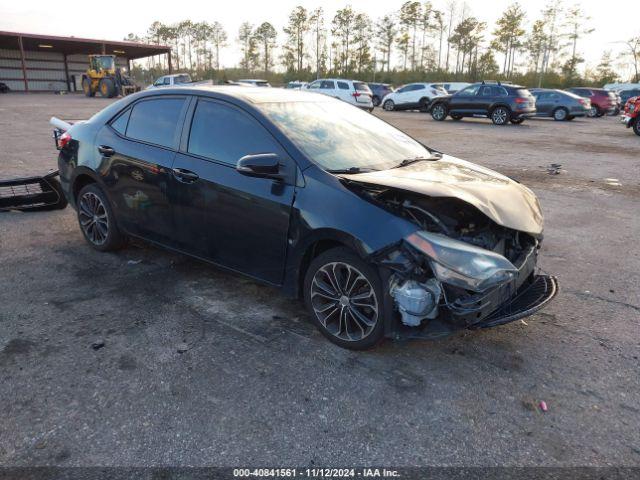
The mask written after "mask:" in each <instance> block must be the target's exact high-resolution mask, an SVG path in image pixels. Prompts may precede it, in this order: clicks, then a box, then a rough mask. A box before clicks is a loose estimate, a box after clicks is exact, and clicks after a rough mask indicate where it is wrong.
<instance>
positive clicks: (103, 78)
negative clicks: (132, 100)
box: [82, 55, 140, 98]
mask: <svg viewBox="0 0 640 480" xmlns="http://www.w3.org/2000/svg"><path fill="white" fill-rule="evenodd" d="M82 91H83V92H84V94H85V95H86V96H87V97H93V96H95V94H96V92H100V95H101V96H103V97H106V98H113V97H115V96H118V95H121V96H125V95H129V94H130V93H135V92H139V91H140V87H139V86H138V85H136V84H134V83H133V82H132V81H131V79H130V78H129V77H127V76H126V75H124V74H123V73H122V72H121V71H120V69H119V68H116V57H115V56H114V55H89V68H88V70H87V71H86V73H84V74H83V75H82Z"/></svg>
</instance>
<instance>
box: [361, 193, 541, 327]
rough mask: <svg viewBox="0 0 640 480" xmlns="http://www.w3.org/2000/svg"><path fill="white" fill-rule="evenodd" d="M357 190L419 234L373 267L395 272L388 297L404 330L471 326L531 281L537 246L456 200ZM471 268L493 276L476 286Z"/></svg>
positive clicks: (380, 254) (386, 252)
mask: <svg viewBox="0 0 640 480" xmlns="http://www.w3.org/2000/svg"><path fill="white" fill-rule="evenodd" d="M356 188H357V189H358V191H359V193H360V194H361V195H364V196H367V197H369V198H370V200H371V201H373V202H375V203H376V204H378V205H380V206H382V207H383V208H385V209H389V210H391V211H393V212H394V213H395V214H396V215H398V216H401V217H403V218H405V219H407V220H409V221H411V222H412V223H415V224H416V225H417V226H418V227H420V231H419V232H418V233H417V235H416V234H414V235H412V236H411V238H406V239H404V241H403V242H401V243H400V244H397V245H393V246H391V247H389V248H387V249H384V251H382V252H376V257H377V259H376V260H377V261H378V262H379V264H380V265H381V266H383V267H386V268H389V269H390V270H392V271H393V275H391V277H390V280H389V293H390V294H391V296H392V297H393V299H394V301H395V306H396V308H397V311H398V313H399V315H400V319H401V321H402V323H403V324H404V325H405V326H408V327H420V326H424V325H425V324H426V323H429V322H430V321H432V320H435V319H438V320H441V321H442V320H444V321H447V322H449V323H453V324H456V325H458V326H459V327H469V326H472V325H474V324H476V323H478V322H480V321H481V320H482V319H483V318H485V317H487V316H488V315H489V314H491V313H492V312H494V311H495V310H496V309H497V308H498V307H499V306H500V304H502V303H504V302H505V301H506V300H508V299H510V298H512V297H513V296H514V294H515V292H516V291H517V290H518V289H519V288H520V287H521V286H522V285H523V284H524V283H525V282H526V281H533V277H534V275H533V273H534V269H535V265H536V259H537V250H538V248H539V239H538V238H535V237H534V236H532V235H530V234H527V233H524V232H520V231H517V230H514V229H510V228H507V227H504V226H501V225H498V224H497V223H496V222H494V221H493V220H491V219H490V218H489V217H487V216H486V215H485V214H483V213H482V212H480V211H479V210H478V209H477V208H475V207H474V206H473V205H470V204H469V203H466V202H464V201H462V200H460V199H457V198H450V197H429V196H425V195H421V194H416V193H413V192H407V191H403V190H398V189H394V188H385V187H375V186H373V185H361V184H360V185H357V186H356ZM473 262H476V263H477V264H478V270H477V272H478V274H482V275H484V272H481V270H484V269H492V268H493V269H495V274H492V275H491V277H487V278H482V279H480V278H479V275H475V274H474V273H473V272H474V270H473V269H469V268H468V264H473ZM465 276H466V277H469V278H465Z"/></svg>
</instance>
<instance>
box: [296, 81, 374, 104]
mask: <svg viewBox="0 0 640 480" xmlns="http://www.w3.org/2000/svg"><path fill="white" fill-rule="evenodd" d="M306 88H307V89H308V90H311V91H312V92H317V93H323V94H325V95H329V96H330V97H335V98H337V99H340V100H343V101H345V102H347V103H350V104H351V105H355V106H356V107H359V108H362V109H363V110H368V111H370V112H372V111H373V101H372V100H371V99H372V98H373V93H371V89H370V88H369V85H367V84H366V83H364V82H359V81H358V80H345V79H343V78H322V79H319V80H316V81H315V82H311V83H310V84H309V85H307V86H306Z"/></svg>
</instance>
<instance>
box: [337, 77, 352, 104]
mask: <svg viewBox="0 0 640 480" xmlns="http://www.w3.org/2000/svg"><path fill="white" fill-rule="evenodd" d="M336 84H337V86H338V88H337V89H336V95H337V97H338V98H339V99H340V100H344V101H345V102H348V103H354V98H353V92H352V91H351V86H350V85H349V82H344V81H342V80H338V81H336Z"/></svg>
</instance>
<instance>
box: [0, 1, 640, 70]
mask: <svg viewBox="0 0 640 480" xmlns="http://www.w3.org/2000/svg"><path fill="white" fill-rule="evenodd" d="M446 2H447V0H432V3H433V4H434V6H435V7H436V8H440V9H445V6H446ZM402 3H403V1H402V0H384V1H378V0H351V1H348V0H310V1H307V0H281V1H275V0H222V1H221V0H214V1H210V2H207V1H195V0H171V1H165V0H155V1H152V2H142V1H135V0H134V1H131V0H129V1H122V0H110V1H108V2H106V3H104V2H89V3H87V2H71V3H65V2H62V3H60V2H58V3H55V2H53V3H52V2H51V1H50V0H22V1H17V0H0V30H9V31H21V32H29V33H43V34H51V35H69V36H76V37H87V38H99V39H107V40H122V39H123V38H124V37H125V36H126V35H127V34H128V33H130V32H132V33H136V34H144V33H145V32H146V29H147V27H148V26H149V25H150V24H151V22H153V21H154V20H159V21H161V22H164V23H173V22H177V21H180V20H184V19H190V20H192V21H202V20H205V21H208V22H212V21H214V20H217V21H219V22H221V23H222V24H223V25H224V27H225V28H226V30H227V33H228V34H229V39H230V40H235V38H236V37H237V31H238V27H239V25H240V23H242V22H243V21H249V22H251V23H253V24H259V23H262V22H264V21H268V22H271V23H272V24H273V25H274V26H275V27H276V28H277V29H278V40H279V42H280V41H282V40H284V33H282V26H283V25H284V24H285V23H286V21H287V17H288V14H289V12H290V11H291V9H293V8H294V7H295V6H296V5H302V6H304V7H306V8H307V9H313V8H316V7H317V6H319V5H322V7H323V8H324V10H325V13H326V18H327V21H328V22H330V20H331V19H332V18H333V15H334V13H335V11H336V10H337V9H339V8H342V7H344V6H345V5H347V4H350V5H351V6H352V7H353V8H354V9H355V10H357V11H363V12H366V13H367V14H368V15H369V16H370V17H371V18H373V19H376V18H377V17H380V16H382V15H384V14H385V13H388V12H392V11H394V10H397V9H399V8H400V6H401V5H402ZM458 3H459V4H461V3H462V0H458ZM511 3H513V2H512V0H467V5H468V6H469V8H470V11H471V14H472V15H474V16H476V17H477V18H479V19H481V20H483V21H486V22H487V23H488V25H489V29H490V30H492V29H493V24H494V22H495V20H496V19H497V18H498V17H499V16H500V14H501V13H502V12H503V11H504V9H505V7H507V6H508V5H509V4H511ZM519 3H520V4H521V5H522V6H523V7H524V9H525V10H526V12H527V27H528V26H529V25H530V24H531V23H532V22H533V20H535V19H536V18H538V17H539V15H540V9H541V8H542V6H543V5H544V4H545V3H546V1H545V0H520V2H519ZM563 3H564V4H565V5H573V4H575V3H576V1H575V0H565V1H564V2H563ZM107 4H108V7H105V5H107ZM580 4H581V5H582V7H583V10H584V11H585V12H586V13H587V14H588V15H590V16H591V17H592V20H591V26H592V27H593V28H595V31H594V33H592V34H591V35H589V36H588V37H586V38H585V39H584V40H582V41H581V43H580V44H579V45H578V49H579V50H580V52H581V53H582V54H583V56H584V57H585V58H586V60H587V63H588V64H590V65H592V66H595V65H597V63H598V61H599V60H600V57H601V55H602V52H603V51H604V50H612V51H613V52H614V54H615V53H617V52H619V51H621V50H622V49H623V48H624V47H623V45H621V44H620V43H616V42H619V41H621V40H626V39H629V38H631V37H633V36H635V35H640V23H639V22H638V14H639V13H640V0H610V1H606V2H605V1H602V0H582V1H580ZM230 43H231V45H230V47H228V48H226V49H225V51H224V52H223V53H222V54H221V57H222V58H221V63H222V64H223V65H224V66H234V65H236V64H237V62H238V59H239V52H238V48H237V46H236V45H235V44H234V43H235V42H230Z"/></svg>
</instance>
